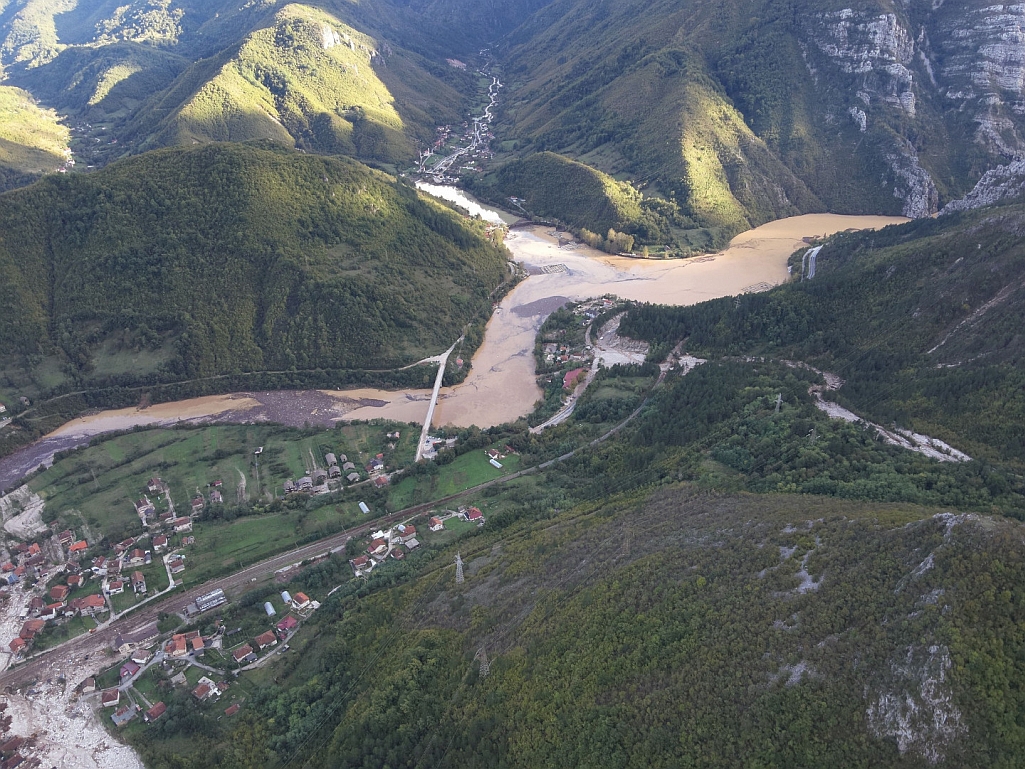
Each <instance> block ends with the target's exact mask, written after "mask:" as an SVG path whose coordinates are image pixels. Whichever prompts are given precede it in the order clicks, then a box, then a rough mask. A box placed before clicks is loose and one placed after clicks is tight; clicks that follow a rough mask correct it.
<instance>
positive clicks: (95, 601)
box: [68, 593, 107, 617]
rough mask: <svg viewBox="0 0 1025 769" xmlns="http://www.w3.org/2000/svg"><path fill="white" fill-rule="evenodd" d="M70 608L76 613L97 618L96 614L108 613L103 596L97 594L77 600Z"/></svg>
mask: <svg viewBox="0 0 1025 769" xmlns="http://www.w3.org/2000/svg"><path fill="white" fill-rule="evenodd" d="M68 606H69V607H70V608H71V609H73V610H74V611H77V612H80V613H81V614H83V615H88V616H90V617H94V616H96V612H99V611H107V602H106V601H104V600H103V596H100V595H96V594H95V593H93V594H92V595H87V596H83V597H82V598H76V599H74V600H73V601H72V602H71V603H70V604H68Z"/></svg>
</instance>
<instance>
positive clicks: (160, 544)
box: [153, 534, 167, 553]
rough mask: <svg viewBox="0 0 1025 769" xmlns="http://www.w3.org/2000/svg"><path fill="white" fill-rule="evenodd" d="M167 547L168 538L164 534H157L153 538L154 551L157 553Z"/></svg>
mask: <svg viewBox="0 0 1025 769" xmlns="http://www.w3.org/2000/svg"><path fill="white" fill-rule="evenodd" d="M166 547H167V536H166V535H164V534H157V536H155V537H153V550H154V551H155V552H157V553H159V552H161V551H162V550H164V549H165V548H166Z"/></svg>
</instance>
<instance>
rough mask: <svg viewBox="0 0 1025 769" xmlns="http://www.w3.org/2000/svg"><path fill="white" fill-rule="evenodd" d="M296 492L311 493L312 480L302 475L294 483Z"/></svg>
mask: <svg viewBox="0 0 1025 769" xmlns="http://www.w3.org/2000/svg"><path fill="white" fill-rule="evenodd" d="M295 488H296V491H312V490H313V479H312V478H311V477H310V476H308V475H304V476H303V477H302V478H300V479H299V480H297V481H296V482H295Z"/></svg>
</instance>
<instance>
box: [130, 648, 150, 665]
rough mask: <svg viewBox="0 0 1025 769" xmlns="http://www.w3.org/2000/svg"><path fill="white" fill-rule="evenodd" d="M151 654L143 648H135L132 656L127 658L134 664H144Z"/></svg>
mask: <svg viewBox="0 0 1025 769" xmlns="http://www.w3.org/2000/svg"><path fill="white" fill-rule="evenodd" d="M152 656H153V655H152V654H150V653H149V652H148V651H146V650H145V649H136V650H135V651H134V652H132V656H131V657H129V658H128V659H130V660H131V661H132V662H134V663H135V664H136V665H145V664H146V663H147V662H149V661H150V658H151V657H152Z"/></svg>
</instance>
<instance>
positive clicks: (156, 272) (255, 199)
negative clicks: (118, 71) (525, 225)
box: [0, 144, 505, 385]
mask: <svg viewBox="0 0 1025 769" xmlns="http://www.w3.org/2000/svg"><path fill="white" fill-rule="evenodd" d="M0 222H2V224H0V232H2V239H0V276H2V283H3V285H4V286H5V287H6V300H5V308H6V310H5V312H4V313H3V314H2V317H0V348H2V349H3V350H4V355H5V363H6V364H9V365H10V366H11V367H13V368H18V367H19V366H20V365H23V363H22V362H24V361H28V362H29V363H30V364H31V362H32V361H35V362H37V363H38V362H39V361H40V360H41V359H43V358H44V356H48V358H47V359H52V358H54V357H56V359H57V360H58V361H59V364H60V366H61V367H62V368H63V370H64V372H65V374H66V376H67V378H68V379H69V380H73V381H75V382H77V383H78V384H82V385H88V384H89V383H92V384H94V385H95V384H99V383H103V382H104V381H108V382H109V381H110V380H116V381H118V382H120V383H122V384H128V383H130V382H131V381H132V380H133V379H137V378H140V377H145V376H147V375H148V376H150V380H151V381H167V380H174V379H190V378H195V377H208V376H212V375H216V374H226V373H233V372H238V371H262V370H268V369H269V370H286V369H300V370H302V369H313V368H332V369H340V368H368V369H386V368H392V367H394V366H397V365H400V364H402V363H408V362H410V361H415V360H417V359H419V358H420V357H423V356H424V355H430V354H436V353H437V352H439V351H440V350H443V349H445V348H446V347H448V346H449V345H450V344H451V343H452V342H453V341H454V340H455V339H456V338H457V337H458V336H459V335H460V333H461V332H462V330H463V328H464V326H465V324H466V323H467V322H469V321H470V320H472V319H475V318H480V317H482V315H486V313H487V312H488V311H489V309H490V300H489V296H490V294H491V292H492V290H493V289H494V288H495V287H496V286H497V285H498V283H499V282H500V281H501V280H502V277H503V274H504V272H505V269H504V268H505V258H504V255H503V253H502V252H501V251H500V249H499V248H497V247H495V246H493V245H491V244H489V243H488V242H486V241H485V240H484V239H483V235H482V233H480V232H477V231H474V230H473V229H470V228H468V226H467V225H465V224H464V223H463V222H462V221H461V220H460V218H459V217H458V216H456V215H455V214H454V213H452V212H451V211H449V210H447V209H445V208H442V207H440V206H438V205H437V204H435V203H432V202H428V201H426V200H424V199H422V198H421V197H420V196H419V195H418V193H417V192H416V191H415V190H413V189H412V188H411V187H408V186H405V185H403V184H401V183H399V182H397V181H396V180H395V179H393V178H392V177H389V176H386V175H384V174H381V173H379V172H375V171H372V170H370V169H369V168H367V167H365V166H362V165H360V164H358V163H355V162H354V161H349V160H345V159H328V158H319V157H315V156H309V155H303V154H300V153H297V152H295V151H294V150H286V149H280V148H278V149H275V148H274V146H273V145H269V146H265V147H258V146H248V145H238V144H235V145H227V144H225V145H222V144H213V145H210V146H208V147H200V148H193V149H187V150H185V149H169V150H162V151H158V152H155V153H149V154H146V155H144V156H140V157H138V158H132V159H129V160H125V161H122V162H120V163H117V164H114V165H112V166H110V167H109V168H107V169H105V170H103V171H102V172H98V173H95V174H91V175H88V176H81V175H68V176H62V177H51V178H47V179H45V180H43V181H42V182H40V183H39V184H37V185H35V186H33V187H30V188H28V189H25V190H18V191H14V192H11V193H8V194H7V195H6V196H3V197H0ZM140 351H149V352H150V355H149V356H148V357H147V356H143V357H144V359H145V361H146V362H147V363H148V364H149V366H150V367H149V368H147V367H146V365H145V364H144V365H143V366H140V365H139V364H138V362H137V361H136V362H135V363H132V362H130V361H131V358H132V356H131V355H130V354H128V353H132V352H135V353H138V352H140Z"/></svg>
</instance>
